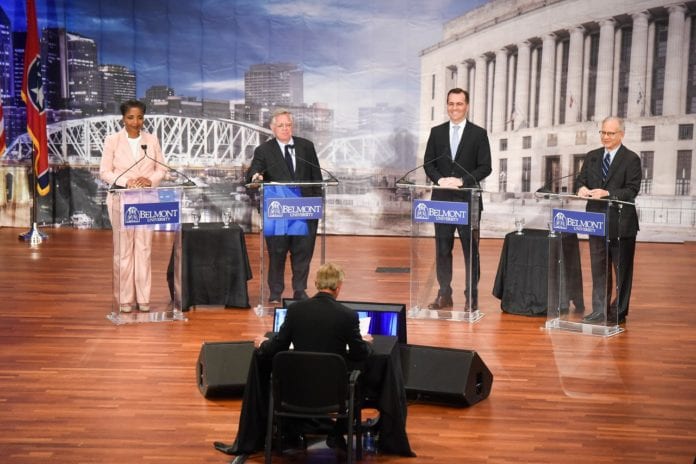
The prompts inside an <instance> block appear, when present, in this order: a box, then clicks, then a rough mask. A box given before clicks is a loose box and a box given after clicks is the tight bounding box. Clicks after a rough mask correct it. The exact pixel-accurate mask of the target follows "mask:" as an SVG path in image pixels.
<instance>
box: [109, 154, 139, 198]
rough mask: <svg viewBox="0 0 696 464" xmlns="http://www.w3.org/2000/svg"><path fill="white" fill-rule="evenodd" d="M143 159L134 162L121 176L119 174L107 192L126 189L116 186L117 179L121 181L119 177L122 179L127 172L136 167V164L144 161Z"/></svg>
mask: <svg viewBox="0 0 696 464" xmlns="http://www.w3.org/2000/svg"><path fill="white" fill-rule="evenodd" d="M144 159H145V157H142V158H140V159H139V160H138V161H136V162H135V163H133V164H131V165H130V166H128V169H126V170H125V171H123V172H122V173H121V174H119V175H118V176H116V179H114V181H113V183H112V184H111V185H110V186H109V190H119V189H125V188H127V187H124V186H122V185H118V184H117V183H116V182H118V181H119V179H121V177H123V176H124V175H125V174H126V173H127V172H129V171H130V170H131V169H133V168H134V167H136V166H137V165H138V164H140V162H141V161H142V160H144Z"/></svg>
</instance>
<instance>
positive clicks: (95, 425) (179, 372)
mask: <svg viewBox="0 0 696 464" xmlns="http://www.w3.org/2000/svg"><path fill="white" fill-rule="evenodd" d="M19 232H22V231H21V230H18V229H8V228H3V229H0V297H1V299H2V303H1V306H0V307H1V308H2V309H0V337H1V338H2V343H1V344H0V462H6V463H41V462H51V463H167V464H175V463H227V462H230V460H231V458H230V457H229V456H226V455H223V454H221V453H219V452H217V451H215V450H214V449H213V445H212V444H213V441H215V440H223V441H230V440H232V438H233V437H234V435H235V432H236V427H237V420H238V418H239V411H240V404H241V401H240V399H234V398H232V399H219V400H207V399H205V398H203V396H202V395H201V394H200V392H199V391H198V388H197V384H196V375H195V363H196V359H197V357H198V354H199V350H200V347H201V343H203V342H212V341H239V340H253V339H254V338H256V337H258V336H260V335H261V334H263V333H264V332H265V331H266V330H268V328H269V321H267V320H265V319H260V318H258V317H257V316H256V315H255V314H254V312H253V311H251V310H244V309H223V308H221V307H205V308H198V309H196V310H194V311H190V312H188V313H187V315H188V321H187V322H169V323H151V324H133V325H124V326H115V325H113V324H112V323H111V322H109V321H108V320H107V319H106V317H105V316H106V315H107V314H108V313H109V311H110V292H111V277H110V269H111V264H110V262H111V233H110V231H91V230H72V229H51V230H48V233H49V235H50V238H49V239H48V241H47V242H45V243H43V244H41V245H40V246H39V247H38V248H36V249H32V248H30V247H29V246H28V245H27V244H26V243H22V242H20V241H18V240H17V234H18V233H19ZM247 245H248V247H249V254H250V257H251V259H252V268H253V269H254V272H255V273H256V274H257V275H258V272H257V270H258V237H257V236H256V235H249V236H247ZM501 247H502V240H499V239H486V240H483V241H482V245H481V256H482V277H481V283H480V287H479V288H480V295H481V296H480V301H479V307H480V308H481V310H482V311H483V312H484V313H485V317H484V318H483V319H482V320H481V321H479V322H478V323H475V324H468V323H463V322H447V321H432V320H409V326H408V332H409V342H410V343H414V344H422V345H434V346H445V347H453V348H460V349H466V350H475V351H477V352H478V354H479V355H480V356H481V358H482V359H483V360H484V362H485V363H486V365H487V366H488V367H489V368H490V370H491V371H492V372H493V374H494V376H495V379H494V382H493V388H492V392H491V395H490V397H489V398H488V399H486V400H484V401H482V402H480V403H478V404H476V405H474V406H472V407H469V408H464V409H457V408H451V407H444V406H435V405H427V404H411V405H409V410H408V414H409V415H408V433H409V437H410V440H411V445H412V447H413V450H414V451H415V452H416V454H417V455H418V457H417V458H400V457H393V456H383V455H376V456H369V457H367V458H366V459H365V461H366V462H383V463H415V462H432V463H461V462H468V463H511V462H524V463H655V462H658V463H670V464H673V463H685V464H687V463H689V464H690V463H692V462H693V461H694V456H695V455H696V336H694V332H693V331H694V329H696V310H695V308H694V295H696V277H694V276H695V275H696V272H695V270H696V243H693V242H691V243H687V244H653V243H639V244H638V246H637V256H636V263H635V269H636V270H635V279H634V291H633V297H632V301H631V312H630V315H629V318H628V322H627V324H626V329H627V330H626V332H624V333H622V334H620V335H618V336H615V337H611V338H601V337H594V336H589V335H579V334H573V333H565V332H548V331H546V330H544V329H542V326H543V324H544V319H543V318H541V319H540V318H529V317H524V316H516V315H511V314H505V313H502V312H501V311H500V309H499V307H500V303H499V301H498V300H496V299H495V298H494V297H493V296H492V295H491V289H492V287H493V280H494V277H495V272H496V268H497V263H498V258H499V254H500V249H501ZM329 250H330V257H331V259H332V260H334V261H337V262H339V263H340V264H342V265H344V266H345V267H346V268H347V273H348V276H347V282H346V285H345V288H344V293H343V294H342V295H341V297H342V298H344V299H346V300H350V299H353V300H356V299H358V300H363V301H365V300H376V301H387V302H389V301H393V302H404V303H408V274H383V273H376V272H375V270H376V268H377V267H380V266H384V267H408V266H409V261H408V239H406V238H396V237H391V238H390V237H331V238H330V239H329ZM167 258H168V256H166V254H164V253H159V254H156V255H155V261H156V262H157V263H158V265H159V266H161V265H162V263H163V262H165V260H166V259H167ZM159 278H162V279H164V277H163V276H162V277H158V276H154V277H153V281H155V282H157V279H159ZM249 289H250V293H251V294H252V302H253V303H255V302H256V301H257V300H256V295H257V290H258V280H257V277H255V278H254V280H252V281H250V282H249ZM274 460H275V461H277V462H335V461H336V459H335V458H334V456H333V454H327V453H326V452H323V451H322V450H317V451H316V453H314V454H312V453H310V454H308V455H307V457H305V456H304V455H299V456H294V457H285V458H283V459H274ZM262 461H263V459H262V457H261V456H253V457H252V458H251V459H250V460H249V461H248V462H262Z"/></svg>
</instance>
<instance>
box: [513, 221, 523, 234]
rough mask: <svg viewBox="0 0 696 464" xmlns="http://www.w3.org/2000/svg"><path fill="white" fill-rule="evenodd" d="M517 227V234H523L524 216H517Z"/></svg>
mask: <svg viewBox="0 0 696 464" xmlns="http://www.w3.org/2000/svg"><path fill="white" fill-rule="evenodd" d="M515 229H517V235H522V229H524V218H523V217H516V218H515Z"/></svg>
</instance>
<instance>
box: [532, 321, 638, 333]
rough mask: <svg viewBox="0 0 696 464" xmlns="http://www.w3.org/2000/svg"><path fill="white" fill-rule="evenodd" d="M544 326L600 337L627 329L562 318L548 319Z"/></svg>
mask: <svg viewBox="0 0 696 464" xmlns="http://www.w3.org/2000/svg"><path fill="white" fill-rule="evenodd" d="M544 328H545V329H553V330H565V331H567V332H578V333H582V334H584V335H598V336H600V337H612V336H614V335H617V334H620V333H621V332H624V331H625V329H624V328H622V327H621V326H619V325H599V324H586V323H584V322H572V321H565V320H562V319H560V318H555V319H549V320H548V321H546V324H545V325H544Z"/></svg>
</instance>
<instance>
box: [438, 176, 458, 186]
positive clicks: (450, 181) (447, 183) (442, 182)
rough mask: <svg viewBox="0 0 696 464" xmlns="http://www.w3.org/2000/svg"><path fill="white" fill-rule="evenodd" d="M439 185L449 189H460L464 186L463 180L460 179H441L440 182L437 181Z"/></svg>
mask: <svg viewBox="0 0 696 464" xmlns="http://www.w3.org/2000/svg"><path fill="white" fill-rule="evenodd" d="M437 185H439V186H440V187H447V188H459V187H461V186H462V185H463V184H462V180H461V179H460V178H458V177H440V180H438V181H437Z"/></svg>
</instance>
